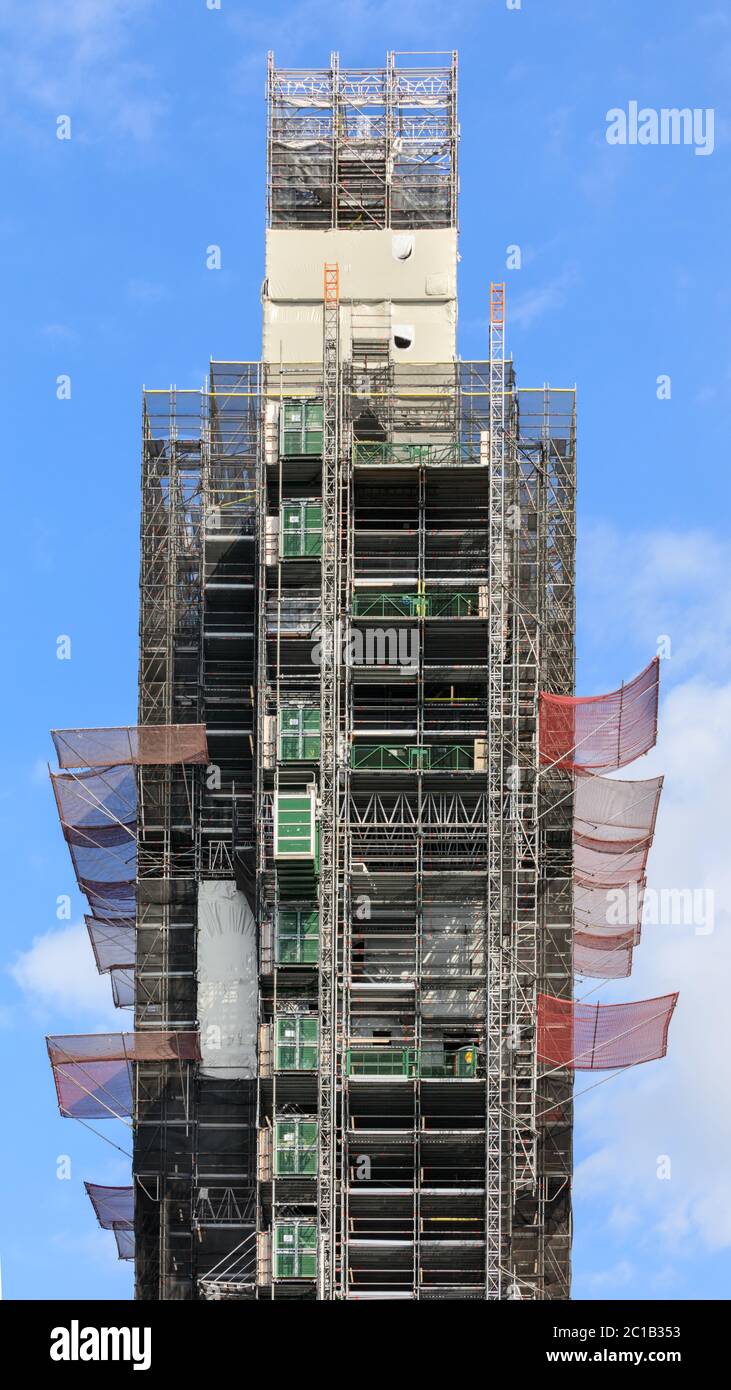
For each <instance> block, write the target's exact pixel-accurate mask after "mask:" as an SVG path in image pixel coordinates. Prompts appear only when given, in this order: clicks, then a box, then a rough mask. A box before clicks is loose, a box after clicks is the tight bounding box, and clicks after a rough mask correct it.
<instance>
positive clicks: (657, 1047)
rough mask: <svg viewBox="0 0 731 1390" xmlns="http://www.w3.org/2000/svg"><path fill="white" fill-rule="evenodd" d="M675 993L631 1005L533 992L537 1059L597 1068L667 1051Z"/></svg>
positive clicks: (634, 1062) (631, 1063) (649, 1059)
mask: <svg viewBox="0 0 731 1390" xmlns="http://www.w3.org/2000/svg"><path fill="white" fill-rule="evenodd" d="M677 999H678V996H677V994H665V995H662V996H660V997H659V998H657V999H639V1000H637V1002H636V1003H634V1004H582V1003H581V1002H580V1001H579V1000H575V999H554V998H553V997H552V996H551V995H549V994H539V996H538V1060H539V1062H543V1063H544V1064H545V1065H546V1066H549V1067H571V1068H572V1069H573V1070H576V1071H601V1070H610V1069H611V1068H614V1067H631V1066H636V1065H638V1064H639V1063H640V1062H652V1061H654V1060H655V1059H656V1058H658V1057H664V1056H665V1053H666V1051H667V1043H668V1028H669V1027H670V1020H671V1018H672V1016H673V1010H674V1008H675V1005H676V1002H677Z"/></svg>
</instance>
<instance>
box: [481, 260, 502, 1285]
mask: <svg viewBox="0 0 731 1390" xmlns="http://www.w3.org/2000/svg"><path fill="white" fill-rule="evenodd" d="M504 323H505V286H504V285H502V284H491V286H490V358H489V363H488V391H489V402H488V406H489V412H488V445H489V483H488V486H489V503H488V538H487V540H488V577H489V582H488V688H487V701H488V710H487V779H488V798H487V799H488V830H487V913H486V923H485V927H486V933H487V941H486V966H487V970H486V974H487V983H486V1000H485V1081H486V1088H485V1089H486V1097H485V1100H486V1114H485V1297H486V1298H488V1299H498V1298H500V1296H501V1289H502V1281H501V1266H502V1256H503V1250H502V1246H503V1163H502V1145H503V1097H502V1047H503V988H504V986H503V959H502V938H503V836H504V830H505V822H504V806H503V787H504V758H505V739H504V727H503V722H504V720H503V716H504V704H503V698H504V679H505V675H504V665H505V659H506V652H505V648H506V622H507V616H506V615H507V604H506V574H505V566H506V553H505V502H506V477H505V473H506V440H505V361H504Z"/></svg>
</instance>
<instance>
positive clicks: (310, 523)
mask: <svg viewBox="0 0 731 1390" xmlns="http://www.w3.org/2000/svg"><path fill="white" fill-rule="evenodd" d="M281 531H282V559H283V560H307V559H310V558H317V557H318V556H319V555H321V554H322V504H321V503H320V502H313V501H305V502H283V503H282V528H281Z"/></svg>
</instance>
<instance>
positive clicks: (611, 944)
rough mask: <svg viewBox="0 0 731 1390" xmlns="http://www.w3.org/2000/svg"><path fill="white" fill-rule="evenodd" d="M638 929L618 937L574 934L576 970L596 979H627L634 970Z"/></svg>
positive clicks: (618, 934) (579, 973) (617, 934)
mask: <svg viewBox="0 0 731 1390" xmlns="http://www.w3.org/2000/svg"><path fill="white" fill-rule="evenodd" d="M634 945H635V936H634V932H632V931H626V932H617V933H616V934H615V935H614V936H589V935H587V934H586V933H585V932H576V933H575V935H574V973H575V974H576V975H588V976H589V977H590V978H591V979H593V980H626V979H627V977H628V976H629V975H630V974H631V972H632V951H633V949H634Z"/></svg>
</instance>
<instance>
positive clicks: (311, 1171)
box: [274, 1115, 317, 1178]
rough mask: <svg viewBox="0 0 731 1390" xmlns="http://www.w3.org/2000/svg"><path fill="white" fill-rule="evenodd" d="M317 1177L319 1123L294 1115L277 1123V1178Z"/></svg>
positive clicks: (275, 1171) (275, 1169)
mask: <svg viewBox="0 0 731 1390" xmlns="http://www.w3.org/2000/svg"><path fill="white" fill-rule="evenodd" d="M316 1173H317V1120H306V1119H303V1118H302V1117H301V1116H299V1115H290V1116H288V1117H287V1118H286V1119H284V1120H276V1121H275V1123H274V1176H275V1178H314V1177H315V1175H316Z"/></svg>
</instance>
